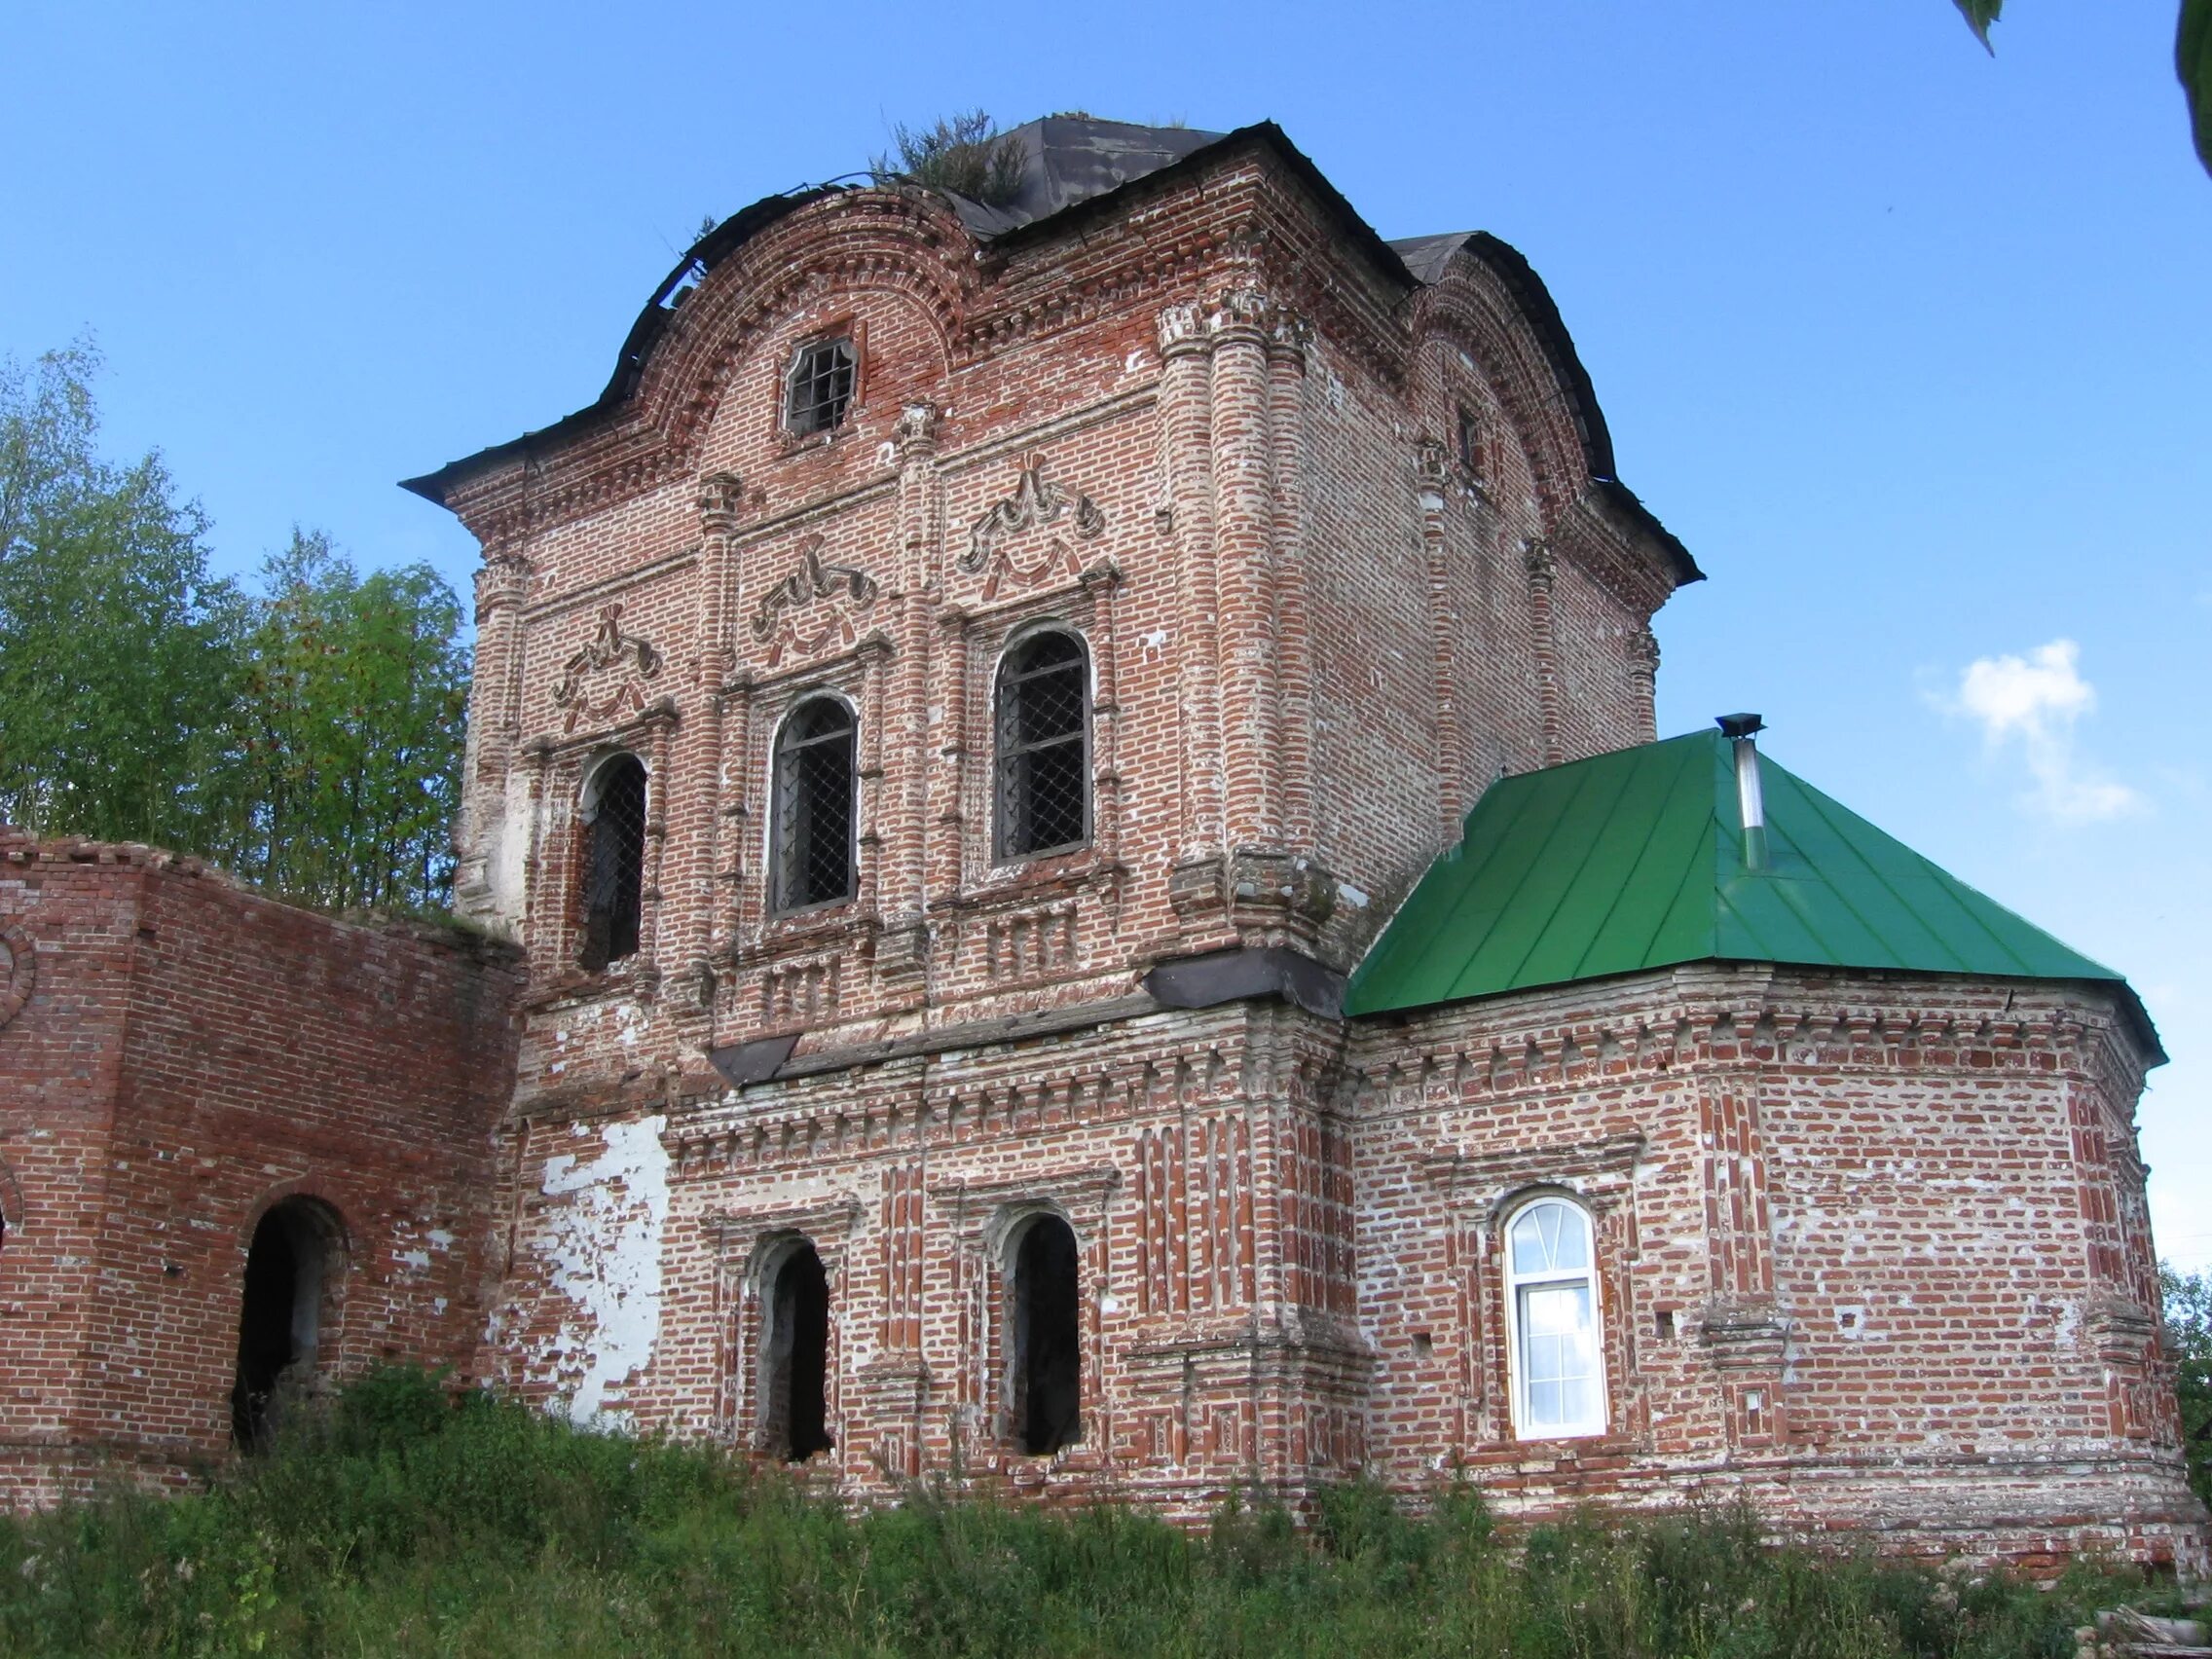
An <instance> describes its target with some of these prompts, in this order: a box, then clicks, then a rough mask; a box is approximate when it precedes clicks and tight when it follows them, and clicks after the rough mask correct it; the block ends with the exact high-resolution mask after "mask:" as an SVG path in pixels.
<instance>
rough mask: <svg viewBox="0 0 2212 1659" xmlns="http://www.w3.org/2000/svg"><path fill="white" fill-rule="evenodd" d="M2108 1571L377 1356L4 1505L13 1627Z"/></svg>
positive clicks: (868, 1632)
mask: <svg viewBox="0 0 2212 1659" xmlns="http://www.w3.org/2000/svg"><path fill="white" fill-rule="evenodd" d="M2114 1594H2115V1586H2114V1585H2113V1584H2112V1583H2111V1582H2110V1581H2108V1580H2104V1579H2101V1578H2099V1577H2097V1576H2096V1575H2094V1574H2092V1573H2089V1572H2087V1571H2079V1572H2077V1574H2076V1575H2075V1576H2074V1577H2072V1578H2071V1579H2069V1580H2068V1581H2066V1582H2065V1583H2062V1584H2061V1585H2060V1586H2058V1587H2057V1589H2056V1590H2055V1591H2038V1590H2036V1589H2033V1588H2031V1587H2027V1586H2024V1585H2021V1584H2017V1583H2015V1582H2012V1581H2010V1580H2009V1579H2006V1578H2003V1577H1985V1578H1979V1579H1973V1580H1962V1579H1948V1578H1942V1577H1938V1576H1937V1575H1936V1574H1933V1573H1930V1572H1926V1571H1922V1570H1917V1569H1910V1568H1905V1567H1895V1566H1886V1565H1882V1564H1877V1563H1875V1562H1871V1561H1867V1560H1858V1559H1847V1560H1837V1559H1832V1558H1825V1557H1815V1556H1810V1555H1805V1554H1799V1553H1794V1552H1789V1551H1781V1552H1776V1551H1772V1550H1769V1549H1766V1548H1764V1547H1762V1546H1761V1544H1760V1542H1759V1538H1758V1531H1757V1528H1756V1526H1755V1525H1754V1523H1753V1520H1752V1518H1751V1517H1750V1516H1749V1515H1748V1514H1744V1513H1740V1512H1727V1513H1721V1514H1713V1515H1703V1516H1697V1517H1692V1518H1687V1519H1682V1520H1678V1521H1669V1522H1661V1523H1641V1524H1635V1525H1625V1524H1624V1525H1616V1524H1614V1523H1611V1522H1608V1521H1607V1520H1605V1519H1604V1518H1603V1517H1601V1516H1599V1515H1597V1514H1590V1515H1586V1516H1584V1517H1581V1518H1579V1519H1577V1520H1575V1521H1573V1522H1572V1523H1570V1524H1568V1525H1566V1526H1562V1527H1551V1528H1541V1529H1537V1530H1533V1531H1528V1532H1523V1533H1520V1534H1518V1535H1515V1536H1513V1537H1510V1538H1509V1537H1507V1536H1506V1535H1505V1534H1504V1533H1502V1532H1501V1531H1500V1530H1498V1529H1497V1528H1496V1527H1495V1526H1493V1522H1492V1519H1491V1517H1490V1515H1489V1514H1488V1512H1487V1511H1486V1510H1485V1509H1484V1507H1483V1504H1482V1502H1481V1500H1480V1498H1479V1495H1478V1494H1477V1493H1475V1492H1474V1491H1473V1490H1472V1489H1471V1488H1469V1487H1467V1486H1465V1485H1454V1486H1448V1487H1446V1488H1445V1489H1443V1490H1442V1491H1440V1492H1439V1493H1437V1494H1435V1499H1434V1501H1433V1503H1432V1504H1430V1505H1429V1506H1428V1511H1427V1513H1425V1514H1423V1515H1421V1516H1419V1517H1415V1516H1412V1515H1409V1514H1408V1513H1406V1512H1405V1511H1404V1510H1403V1509H1402V1508H1401V1507H1400V1506H1399V1505H1398V1504H1397V1503H1396V1502H1395V1501H1393V1500H1392V1498H1391V1497H1390V1496H1389V1495H1388V1494H1387V1493H1383V1491H1382V1490H1381V1489H1379V1488H1377V1487H1373V1486H1367V1485H1358V1486H1350V1487H1346V1488H1343V1489H1340V1490H1338V1491H1335V1492H1332V1493H1328V1494H1327V1495H1326V1497H1325V1498H1324V1499H1323V1501H1322V1502H1321V1503H1320V1504H1319V1506H1318V1513H1317V1514H1316V1515H1315V1516H1314V1518H1313V1523H1312V1525H1311V1526H1310V1527H1305V1528H1301V1527H1298V1526H1295V1525H1293V1523H1292V1520H1291V1518H1290V1516H1289V1515H1287V1514H1286V1513H1285V1512H1283V1511H1282V1510H1281V1509H1280V1508H1279V1507H1275V1506H1272V1505H1269V1504H1266V1503H1261V1504H1257V1505H1251V1504H1232V1505H1230V1506H1228V1507H1226V1508H1225V1509H1224V1510H1223V1512H1222V1513H1221V1514H1220V1515H1219V1516H1217V1517H1216V1518H1215V1521H1214V1524H1213V1526H1212V1527H1211V1529H1210V1530H1206V1531H1203V1532H1199V1533H1185V1532H1181V1531H1178V1530H1174V1529H1172V1528H1170V1527H1167V1526H1165V1525H1163V1524H1161V1523H1160V1522H1158V1521H1156V1520H1153V1519H1151V1518H1149V1517H1147V1516H1145V1515H1143V1514H1140V1513H1136V1512H1133V1511H1130V1510H1127V1509H1123V1508H1116V1507H1101V1508H1097V1509H1092V1510H1088V1511H1083V1512H1079V1513H1073V1514H1067V1513H1055V1512H1047V1511H1042V1510H1036V1509H1031V1508H1025V1507H1014V1506H1007V1505H1001V1504H993V1503H989V1502H982V1501H974V1500H962V1499H955V1498H950V1497H947V1496H945V1495H944V1494H943V1493H939V1492H937V1491H935V1490H930V1489H924V1490H918V1491H915V1492H913V1493H909V1494H908V1496H907V1499H906V1500H905V1501H904V1502H903V1503H901V1504H900V1505H898V1506H896V1507H892V1508H886V1509H879V1510H873V1511H869V1512H866V1513H852V1514H848V1513H846V1512H845V1511H843V1510H842V1509H841V1508H840V1507H839V1506H837V1505H836V1504H835V1503H833V1502H830V1501H828V1500H826V1499H823V1498H821V1497H818V1496H813V1495H810V1494H808V1493H806V1492H804V1491H803V1490H802V1489H801V1488H800V1487H799V1486H798V1485H796V1484H795V1483H793V1482H792V1481H790V1480H788V1479H786V1478H783V1477H782V1476H781V1475H780V1474H777V1473H775V1472H760V1471H756V1470H754V1469H752V1468H750V1467H748V1466H746V1465H744V1464H742V1463H740V1462H738V1461H736V1460H733V1459H732V1458H730V1457H728V1456H724V1455H723V1454H721V1453H719V1452H718V1451H715V1450H712V1449H708V1448H700V1447H688V1446H676V1445H670V1444H666V1443H663V1442H658V1441H650V1440H633V1439H627V1438H623V1437H620V1436H613V1435H602V1434H594V1433H589V1432H584V1431H580V1430H577V1429H575V1428H572V1427H571V1426H569V1425H568V1424H566V1423H563V1422H560V1421H557V1420H555V1419H549V1418H546V1417H543V1416H541V1415H539V1414H538V1413H536V1412H535V1411H532V1410H529V1409H526V1408H524V1407H522V1406H519V1405H515V1404H512V1403H508V1402H503V1401H499V1400H495V1399H491V1398H487V1397H483V1396H477V1395H468V1396H463V1397H461V1398H460V1399H457V1400H456V1399H449V1397H448V1396H447V1394H446V1393H445V1392H444V1390H443V1389H442V1388H441V1387H440V1385H439V1384H438V1383H437V1382H436V1380H434V1379H432V1378H430V1377H428V1376H425V1375H424V1374H423V1373H421V1372H417V1371H405V1370H393V1371H387V1372H382V1373H378V1374H376V1375H374V1376H371V1377H368V1378H365V1379H363V1380H362V1381H360V1382H358V1383H354V1384H353V1385H352V1386H350V1387H349V1388H347V1389H346V1390H345V1391H344V1392H343V1393H342V1394H341V1395H340V1396H339V1397H338V1399H337V1400H336V1401H335V1402H334V1403H333V1404H332V1405H331V1406H330V1407H328V1408H326V1409H325V1410H324V1411H322V1412H321V1413H319V1414H315V1415H311V1416H307V1417H305V1418H303V1419H299V1420H296V1421H294V1422H293V1423H292V1424H291V1425H290V1426H289V1427H288V1428H287V1430H286V1431H285V1433H284V1434H283V1435H282V1437H281V1438H280V1439H279V1441H278V1443H277V1445H276V1447H275V1449H274V1450H273V1451H272V1452H270V1453H269V1454H268V1455H266V1456H259V1457H255V1458H253V1459H250V1460H245V1461H241V1462H240V1463H238V1464H236V1465H235V1466H233V1467H232V1468H231V1469H230V1470H229V1471H227V1472H226V1473H225V1474H224V1475H223V1476H222V1477H221V1478H220V1479H219V1480H217V1481H216V1482H215V1483H214V1485H213V1486H212V1487H211V1488H210V1489H209V1490H207V1491H205V1492H203V1493H196V1494H193V1495H189V1496H185V1497H179V1498H170V1499H160V1498H151V1497H147V1496H143V1495H140V1494H137V1493H131V1492H129V1491H126V1490H123V1489H120V1488H119V1489H117V1490H116V1491H113V1492H111V1493H107V1494H105V1495H103V1496H101V1497H100V1498H98V1499H97V1500H95V1501H90V1502H86V1503H82V1504H78V1505H74V1506H71V1507H68V1508H64V1509H60V1510H57V1511H55V1512H52V1513H49V1514H45V1515H40V1516H36V1517H32V1518H29V1519H21V1520H0V1653H5V1654H79V1653H84V1654H177V1655H202V1654H205V1655H217V1654H225V1655H227V1654H259V1653H266V1654H284V1655H291V1654H324V1653H330V1654H341V1653H342V1654H425V1655H427V1654H440V1655H444V1654H460V1655H487V1656H491V1655H525V1654H528V1655H569V1654H573V1655H585V1654H590V1655H606V1654H632V1653H636V1654H669V1655H687V1654H709V1653H713V1654H731V1653H740V1654H742V1653H763V1654H767V1653H774V1654H786V1653H790V1654H962V1655H985V1654H1008V1655H1013V1654H1024V1655H1026V1654H1037V1653H1048V1654H1053V1655H1090V1654H1097V1655H1108V1654H1111V1655H1117V1656H1122V1655H1133V1654H1190V1655H1198V1654H1239V1655H1242V1654H1249V1655H1255V1656H1257V1655H1270V1656H1272V1655H1277V1654H1310V1655H1316V1656H1321V1655H1325V1656H1327V1659H1346V1656H1348V1655H1354V1654H1358V1655H1365V1654H1401V1653H1402V1654H1431V1653H1433V1654H1446V1653H1451V1654H1480V1655H1498V1656H1501V1659H1502V1656H1504V1655H1509V1654H1510V1655H1514V1656H1516V1659H1551V1656H1558V1659H1644V1656H1650V1659H1662V1656H1663V1659H1700V1656H1712V1659H1721V1656H1727V1659H1750V1656H1753V1655H1765V1654H1789V1655H1803V1656H1808V1659H1822V1656H1835V1659H1847V1656H1848V1659H1860V1656H1867V1659H1872V1656H1889V1655H1957V1656H1966V1655H1988V1656H1991V1659H1997V1656H2000V1655H2001V1656H2003V1659H2020V1656H2022V1655H2038V1654H2047V1655H2051V1656H2053V1659H2058V1656H2061V1655H2067V1654H2071V1652H2072V1641H2071V1639H2070V1636H2069V1634H2068V1633H2069V1630H2070V1628H2071V1626H2072V1625H2074V1624H2075V1623H2077V1622H2079V1621H2080V1620H2081V1619H2082V1618H2083V1609H2084V1608H2085V1607H2086V1606H2087V1605H2089V1604H2091V1602H2092V1600H2094V1599H2103V1600H2106V1601H2109V1600H2110V1599H2111V1598H2112V1597H2113V1595H2114Z"/></svg>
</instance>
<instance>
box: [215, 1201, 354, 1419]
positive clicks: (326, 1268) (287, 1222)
mask: <svg viewBox="0 0 2212 1659" xmlns="http://www.w3.org/2000/svg"><path fill="white" fill-rule="evenodd" d="M343 1237H344V1233H343V1230H342V1229H341V1227H340V1224H339V1220H338V1213H337V1212H336V1211H335V1210H333V1209H332V1208H331V1207H330V1206H329V1205H328V1204H325V1203H322V1202H321V1201H319V1200H318V1199H315V1198H285V1199H283V1200H282V1201H281V1202H279V1203H276V1204H272V1205H271V1206H270V1207H269V1210H268V1213H266V1214H265V1215H263V1216H262V1218H261V1220H260V1223H259V1224H258V1225H257V1226H256V1227H255V1228H254V1230H253V1241H252V1243H251V1244H250V1245H248V1246H247V1248H246V1255H245V1285H244V1296H243V1299H242V1302H241V1306H240V1310H239V1351H238V1373H237V1377H236V1380H235V1381H234V1382H233V1383H232V1385H231V1438H232V1440H233V1441H234V1442H235V1443H236V1444H237V1445H238V1447H239V1448H240V1450H241V1451H246V1452H255V1451H259V1450H260V1449H262V1448H263V1447H265V1446H266V1445H268V1443H269V1440H270V1437H271V1435H272V1434H273V1433H274V1431H275V1430H276V1426H277V1423H278V1420H279V1419H280V1418H281V1416H282V1413H283V1408H284V1405H285V1403H286V1402H287V1401H288V1400H290V1399H291V1398H293V1397H295V1396H296V1395H297V1394H298V1393H299V1392H300V1391H301V1390H303V1389H305V1388H306V1387H307V1386H308V1385H309V1384H310V1383H312V1382H313V1378H314V1373H315V1363H316V1358H317V1349H318V1347H319V1346H320V1345H321V1339H322V1315H323V1306H324V1302H325V1299H326V1295H327V1292H328V1290H329V1289H330V1284H331V1280H332V1279H334V1278H335V1277H336V1275H337V1272H338V1270H339V1268H340V1267H341V1265H342V1264H343V1260H344V1249H343V1245H342V1243H341V1240H342V1238H343Z"/></svg>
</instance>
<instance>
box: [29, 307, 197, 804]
mask: <svg viewBox="0 0 2212 1659" xmlns="http://www.w3.org/2000/svg"><path fill="white" fill-rule="evenodd" d="M98 366H99V359H98V356H97V354H96V352H94V351H93V350H92V348H91V347H90V346H87V345H78V346H74V347H71V348H70V349H68V350H62V351H50V352H48V353H47V354H46V355H45V356H43V357H41V358H40V359H39V360H38V362H37V363H36V365H35V366H33V367H32V368H31V369H29V370H27V371H26V370H25V369H23V368H22V367H20V366H19V365H18V364H17V363H16V362H14V361H13V360H8V361H5V362H0V818H6V819H10V820H13V821H14V822H16V823H18V824H20V825H23V826H24V827H26V828H28V829H30V830H36V831H39V832H41V833H48V834H82V835H94V836H102V837H107V838H111V839H132V840H154V841H163V842H166V843H170V844H174V845H180V846H189V845H197V844H201V843H202V842H203V841H204V840H205V839H206V838H207V837H208V835H209V833H210V832H211V827H212V824H213V822H214V820H215V819H216V818H218V817H219V815H220V813H221V810H222V806H221V803H220V801H219V799H218V798H217V797H218V794H219V783H218V779H219V776H220V773H221V764H220V762H221V754H220V750H221V746H222V743H223V726H224V722H225V717H226V715H227V712H228V710H229V708H230V706H231V704H232V702H233V699H234V695H235V691H236V676H235V660H234V658H233V657H232V655H231V653H230V650H229V642H230V639H231V638H232V636H233V633H234V631H235V629H236V626H237V622H238V618H239V596H238V594H237V592H236V591H235V590H234V589H233V588H232V587H231V586H230V585H229V584H228V583H225V582H221V581H218V580H215V579H214V578H212V577H211V576H210V575H209V574H208V571H207V549H206V546H205V543H204V539H203V537H204V535H205V531H206V524H205V521H204V519H203V516H202V514H201V512H200V509H199V507H198V506H197V505H196V504H193V503H191V502H181V501H179V500H177V499H176V498H175V492H174V489H173V487H172V485H171V484H170V481H169V477H168V473H167V470H166V468H165V467H164V466H163V464H162V460H161V457H160V456H159V455H158V454H148V455H146V456H144V457H142V458H141V459H140V460H138V461H135V462H133V463H132V464H130V465H128V466H115V465H111V464H109V463H108V462H106V461H102V460H101V459H100V458H99V456H98V455H97V453H96V451H95V448H94V444H95V440H96V438H97V436H98V429H99V423H98V417H97V414H96V411H95V409H94V406H93V403H92V391H91V385H90V383H91V379H92V375H93V374H94V373H95V372H96V371H97V369H98Z"/></svg>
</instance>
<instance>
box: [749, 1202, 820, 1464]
mask: <svg viewBox="0 0 2212 1659" xmlns="http://www.w3.org/2000/svg"><path fill="white" fill-rule="evenodd" d="M765 1312H766V1319H765V1321H764V1322H763V1324H762V1327H761V1332H760V1377H761V1386H760V1447H761V1450H763V1451H765V1452H770V1453H773V1454H774V1455H775V1456H779V1457H781V1458H783V1459H784V1460H785V1461H786V1462H788V1463H803V1462H805V1461H806V1460H807V1458H809V1457H811V1456H814V1455H815V1453H817V1452H827V1451H829V1450H830V1447H831V1446H833V1445H834V1444H835V1442H834V1441H833V1440H831V1438H830V1427H829V1422H830V1277H829V1275H828V1274H827V1273H826V1272H823V1268H822V1258H821V1256H819V1255H818V1254H816V1252H815V1248H814V1246H813V1245H811V1244H808V1243H805V1242H803V1241H801V1242H800V1243H798V1244H797V1245H795V1246H793V1249H792V1250H791V1252H790V1253H789V1254H788V1255H786V1256H785V1257H784V1259H783V1261H782V1263H781V1264H779V1265H778V1267H777V1269H776V1271H775V1274H774V1276H773V1278H772V1279H771V1280H770V1281H769V1285H768V1291H767V1307H766V1309H765Z"/></svg>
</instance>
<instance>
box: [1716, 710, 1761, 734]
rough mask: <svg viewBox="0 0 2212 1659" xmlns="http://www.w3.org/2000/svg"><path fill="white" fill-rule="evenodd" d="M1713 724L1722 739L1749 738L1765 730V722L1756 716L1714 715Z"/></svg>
mask: <svg viewBox="0 0 2212 1659" xmlns="http://www.w3.org/2000/svg"><path fill="white" fill-rule="evenodd" d="M1713 723H1714V725H1716V726H1718V727H1719V728H1720V732H1721V735H1722V736H1724V737H1750V736H1751V734H1752V733H1753V732H1759V731H1764V730H1765V729H1766V721H1764V720H1762V719H1759V717H1758V716H1756V715H1715V716H1714V720H1713Z"/></svg>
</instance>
